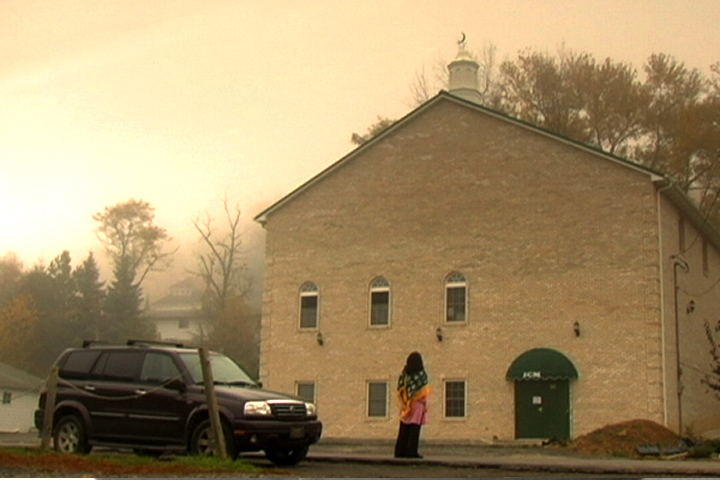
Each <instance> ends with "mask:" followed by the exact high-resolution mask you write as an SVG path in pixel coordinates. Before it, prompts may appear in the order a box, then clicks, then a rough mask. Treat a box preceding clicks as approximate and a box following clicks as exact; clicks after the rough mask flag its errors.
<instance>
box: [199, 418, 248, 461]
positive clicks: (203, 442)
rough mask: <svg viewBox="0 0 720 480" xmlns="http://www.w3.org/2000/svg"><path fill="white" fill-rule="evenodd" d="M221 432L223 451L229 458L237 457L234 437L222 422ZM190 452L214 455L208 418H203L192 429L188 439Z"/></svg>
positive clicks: (210, 425) (213, 441) (211, 431)
mask: <svg viewBox="0 0 720 480" xmlns="http://www.w3.org/2000/svg"><path fill="white" fill-rule="evenodd" d="M221 423H222V426H223V434H224V435H225V451H226V452H227V455H228V457H229V458H232V459H235V458H237V456H238V454H237V449H236V448H235V439H234V438H233V436H232V432H231V431H230V428H228V426H227V425H226V424H225V422H222V421H221ZM190 453H191V454H193V455H214V454H215V439H214V438H213V430H212V424H211V423H210V420H203V421H202V422H200V423H199V424H198V426H197V427H195V430H193V434H192V439H191V440H190Z"/></svg>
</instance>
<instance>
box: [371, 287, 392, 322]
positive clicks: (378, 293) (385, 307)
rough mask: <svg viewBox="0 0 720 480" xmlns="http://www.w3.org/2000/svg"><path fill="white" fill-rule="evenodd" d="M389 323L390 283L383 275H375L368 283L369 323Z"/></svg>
mask: <svg viewBox="0 0 720 480" xmlns="http://www.w3.org/2000/svg"><path fill="white" fill-rule="evenodd" d="M389 324H390V283H388V281H387V280H386V279H385V278H384V277H375V278H374V279H373V281H372V282H371V283H370V325H371V326H383V325H389Z"/></svg>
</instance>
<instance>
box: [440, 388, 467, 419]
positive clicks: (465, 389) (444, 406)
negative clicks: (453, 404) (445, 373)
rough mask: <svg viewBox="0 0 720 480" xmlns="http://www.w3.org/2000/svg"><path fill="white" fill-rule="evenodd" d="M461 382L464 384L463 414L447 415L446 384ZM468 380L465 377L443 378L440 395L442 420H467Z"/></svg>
mask: <svg viewBox="0 0 720 480" xmlns="http://www.w3.org/2000/svg"><path fill="white" fill-rule="evenodd" d="M448 382H450V383H456V382H462V383H463V384H464V385H465V388H464V392H463V394H464V397H465V398H464V399H463V416H462V417H448V416H447V411H446V408H447V384H448ZM469 389H470V388H469V386H468V381H467V378H443V396H442V415H443V418H442V419H443V420H444V421H448V422H465V421H467V420H468V390H469Z"/></svg>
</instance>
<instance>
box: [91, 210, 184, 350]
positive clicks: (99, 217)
mask: <svg viewBox="0 0 720 480" xmlns="http://www.w3.org/2000/svg"><path fill="white" fill-rule="evenodd" d="M154 212H155V209H154V208H152V207H151V206H150V204H149V203H147V202H144V201H142V200H134V199H130V200H128V201H127V202H121V203H118V204H116V205H113V206H112V207H105V210H104V211H103V212H102V213H100V212H98V213H96V214H95V215H93V220H95V221H97V222H98V223H99V226H98V228H97V236H98V239H99V240H100V241H101V242H102V244H103V245H104V246H105V250H106V253H107V254H108V256H109V257H110V259H111V260H112V263H113V274H114V280H113V282H112V283H111V284H110V286H109V287H108V291H107V297H106V298H105V302H104V308H105V314H106V315H105V317H103V319H104V320H105V322H104V324H103V325H101V326H100V327H99V328H98V329H97V332H98V333H99V336H100V338H101V339H103V340H112V341H122V340H124V339H125V338H126V337H128V336H133V337H138V338H146V337H147V338H153V337H155V336H156V332H155V328H154V326H153V325H151V324H150V322H148V321H147V319H146V318H144V317H142V316H141V315H140V310H141V304H142V288H141V284H142V281H143V280H144V278H145V276H146V275H147V274H148V273H149V272H150V271H157V270H160V269H162V267H165V266H167V264H168V263H169V261H170V258H171V256H172V254H173V253H175V252H174V251H172V252H166V251H164V250H163V248H164V246H165V244H166V242H169V241H170V240H171V238H170V237H169V236H168V234H167V231H166V230H165V229H164V228H161V227H159V226H157V225H155V223H154V219H155V213H154Z"/></svg>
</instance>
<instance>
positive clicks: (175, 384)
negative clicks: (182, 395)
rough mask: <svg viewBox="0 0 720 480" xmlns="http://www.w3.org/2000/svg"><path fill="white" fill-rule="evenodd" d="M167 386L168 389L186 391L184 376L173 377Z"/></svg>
mask: <svg viewBox="0 0 720 480" xmlns="http://www.w3.org/2000/svg"><path fill="white" fill-rule="evenodd" d="M164 386H165V388H167V389H168V390H177V391H179V392H184V391H185V388H186V387H185V381H184V380H183V379H182V378H173V379H172V380H170V381H169V382H167V383H166V384H165V385H164Z"/></svg>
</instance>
